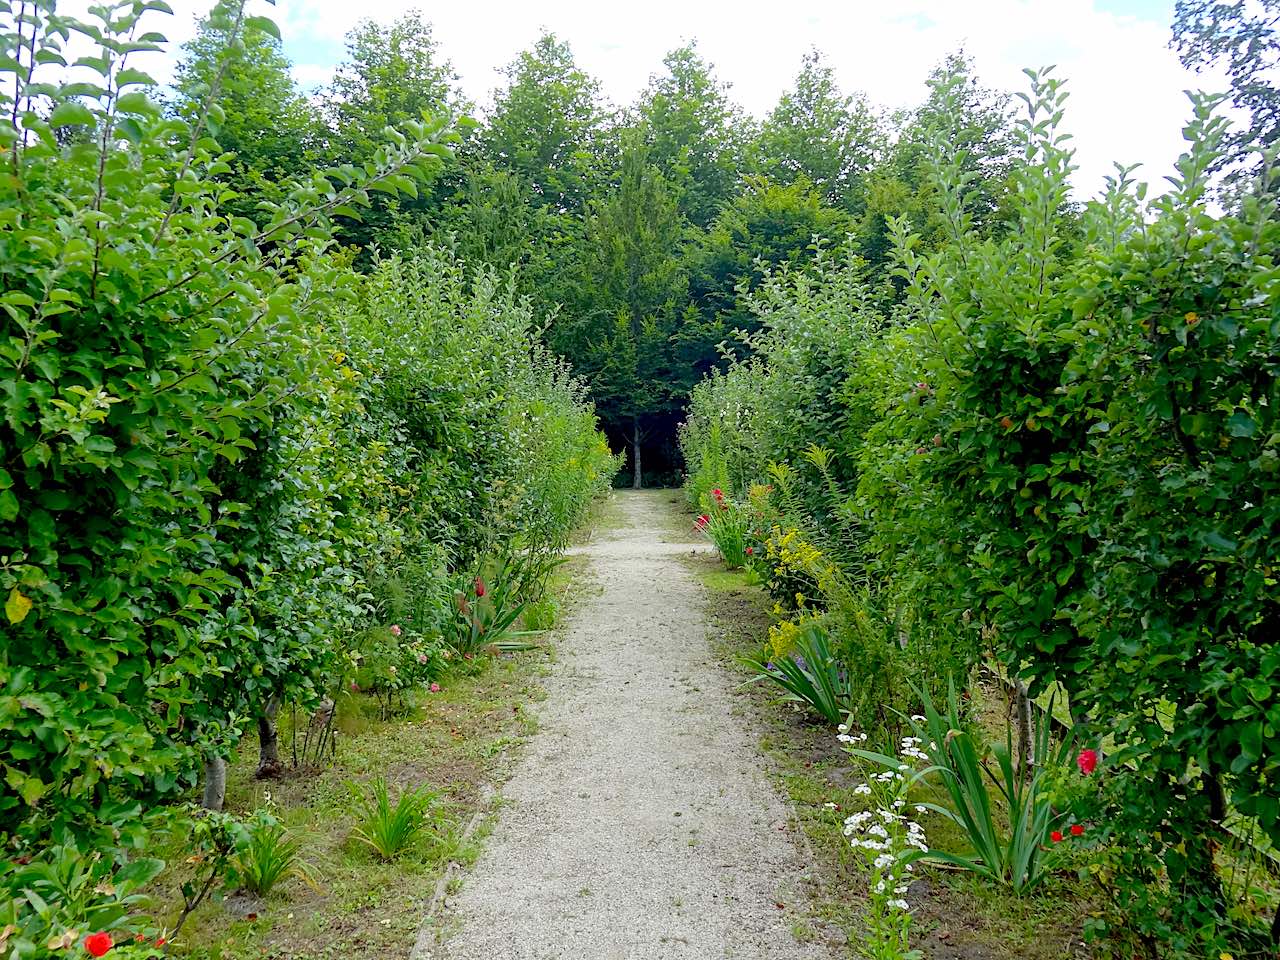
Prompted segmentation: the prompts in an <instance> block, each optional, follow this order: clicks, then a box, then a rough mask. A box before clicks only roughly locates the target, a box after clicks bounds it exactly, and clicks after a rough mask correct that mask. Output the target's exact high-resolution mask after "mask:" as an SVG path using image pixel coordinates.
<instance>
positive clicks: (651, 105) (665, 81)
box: [637, 44, 746, 227]
mask: <svg viewBox="0 0 1280 960" xmlns="http://www.w3.org/2000/svg"><path fill="white" fill-rule="evenodd" d="M662 62H663V64H664V65H665V66H666V68H667V72H666V73H665V74H663V75H659V76H655V77H653V78H652V79H651V80H650V82H649V88H648V89H647V90H646V91H645V92H644V94H643V95H642V96H641V99H640V104H639V107H638V109H637V113H638V116H639V127H640V129H641V130H643V131H644V136H645V140H646V142H647V143H648V145H649V149H650V157H651V162H652V163H653V164H654V165H655V166H656V167H657V168H658V169H659V170H660V171H661V172H662V175H663V177H664V178H665V179H666V180H667V182H668V183H669V184H670V185H671V187H672V188H673V189H675V190H676V191H677V195H678V198H679V204H680V212H681V213H683V214H684V215H685V217H687V218H688V220H689V221H690V222H691V223H693V224H694V225H695V226H699V227H705V226H707V225H708V224H709V223H711V221H712V220H714V219H715V216H716V214H717V213H718V212H719V209H720V205H721V204H722V203H724V202H725V201H727V200H728V199H729V198H730V197H731V196H733V194H734V191H735V190H736V189H737V185H738V178H739V171H740V169H741V166H742V163H741V159H742V153H743V143H744V140H745V137H744V128H745V126H746V120H745V118H744V117H743V115H742V112H741V111H740V110H739V109H738V108H737V107H736V106H735V105H734V104H733V103H731V102H730V100H729V98H728V95H727V93H726V91H727V87H726V86H725V85H723V84H721V83H720V82H719V81H718V80H716V78H715V74H714V73H713V71H712V68H711V65H710V64H709V63H707V62H706V61H705V60H703V59H702V57H700V56H699V55H698V51H697V49H696V48H695V46H694V45H693V44H689V45H687V46H684V47H680V48H679V49H677V50H673V51H672V52H671V53H669V54H667V56H666V57H665V58H664V59H663V61H662Z"/></svg>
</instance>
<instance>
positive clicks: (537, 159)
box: [481, 33, 605, 213]
mask: <svg viewBox="0 0 1280 960" xmlns="http://www.w3.org/2000/svg"><path fill="white" fill-rule="evenodd" d="M505 73H506V77H507V85H506V86H505V87H504V88H502V89H500V90H498V91H497V92H496V93H495V94H494V102H493V109H492V110H491V111H490V114H489V120H488V124H487V125H486V127H485V129H484V132H483V134H482V136H481V144H482V148H483V151H484V153H485V155H486V157H487V158H488V160H489V161H490V162H491V163H492V164H493V166H494V167H496V168H498V169H503V170H509V171H511V172H512V173H515V174H517V175H519V176H520V177H521V178H522V179H523V180H524V181H525V182H526V183H528V184H529V185H530V187H531V188H532V190H531V193H530V196H529V202H530V203H532V204H545V205H547V206H549V207H550V208H551V209H552V210H553V211H557V212H575V213H576V212H581V211H582V210H583V209H585V206H586V203H587V200H588V198H589V196H591V194H592V191H593V188H594V186H595V185H596V183H597V182H598V178H597V169H598V166H599V156H598V151H599V149H600V143H599V141H600V137H601V132H602V130H603V127H604V121H605V113H604V110H603V108H602V106H601V103H600V85H599V83H598V82H597V81H596V80H595V79H594V78H593V77H591V76H589V75H588V74H587V73H585V72H584V71H583V70H582V69H581V68H580V67H578V65H577V64H576V63H575V62H574V59H573V51H572V50H570V49H569V45H568V44H567V43H564V42H563V41H561V40H558V39H557V38H556V36H555V35H554V34H551V33H544V34H543V35H542V36H541V37H539V38H538V41H537V43H535V44H534V45H533V48H532V49H530V50H526V51H524V52H522V53H521V54H520V55H519V56H518V57H516V59H515V60H514V61H512V62H511V63H510V64H509V65H508V66H507V68H506V71H505Z"/></svg>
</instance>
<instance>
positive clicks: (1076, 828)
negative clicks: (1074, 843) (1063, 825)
mask: <svg viewBox="0 0 1280 960" xmlns="http://www.w3.org/2000/svg"><path fill="white" fill-rule="evenodd" d="M1071 835H1072V836H1073V837H1083V836H1084V827H1082V826H1080V824H1078V823H1073V824H1072V825H1071Z"/></svg>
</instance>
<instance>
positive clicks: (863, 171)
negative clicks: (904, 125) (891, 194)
mask: <svg viewBox="0 0 1280 960" xmlns="http://www.w3.org/2000/svg"><path fill="white" fill-rule="evenodd" d="M887 145H888V144H887V137H886V134H885V130H884V129H883V124H882V122H881V120H880V118H878V117H877V116H876V115H875V113H874V111H873V110H872V108H871V105H870V104H869V103H867V101H866V99H865V98H863V97H858V98H854V97H850V96H846V95H844V94H843V93H841V92H840V89H839V87H838V86H837V84H836V78H835V71H834V69H833V68H832V67H831V65H830V64H829V63H827V62H826V61H825V60H824V58H823V56H822V54H820V53H819V52H818V51H817V50H816V49H815V50H811V51H810V52H809V53H807V54H805V56H804V60H803V62H802V65H801V68H800V73H799V74H798V75H797V76H796V81H795V86H794V87H793V88H792V89H791V90H788V91H786V92H784V93H783V94H782V96H781V97H780V98H779V100H778V104H777V106H775V107H774V108H773V110H771V111H770V112H769V115H768V116H767V117H766V118H765V121H764V123H763V125H762V126H761V128H760V132H759V134H758V135H757V136H756V138H755V140H754V141H753V142H752V143H751V144H750V145H749V148H748V158H749V159H748V163H749V166H750V167H751V168H753V169H756V170H758V171H759V172H760V173H762V174H764V175H765V176H766V177H768V178H769V179H770V180H773V181H776V182H778V183H784V184H791V183H796V182H799V181H801V180H806V181H808V182H809V183H811V184H812V185H813V186H814V188H815V189H816V190H817V191H818V192H819V193H820V194H821V196H822V199H823V200H824V201H825V202H826V203H827V204H830V205H831V206H833V207H841V208H844V209H845V210H849V211H851V212H853V211H856V210H857V209H858V208H859V206H860V205H861V202H862V198H861V194H862V192H863V190H864V189H865V179H866V177H867V175H868V174H869V173H870V172H871V171H872V170H873V169H874V168H875V167H876V165H877V163H878V162H879V161H880V159H881V155H882V154H883V152H884V151H885V149H886V148H887Z"/></svg>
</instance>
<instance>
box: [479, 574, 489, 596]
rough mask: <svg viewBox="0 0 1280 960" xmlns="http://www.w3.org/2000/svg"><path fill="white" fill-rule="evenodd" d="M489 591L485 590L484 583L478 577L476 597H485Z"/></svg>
mask: <svg viewBox="0 0 1280 960" xmlns="http://www.w3.org/2000/svg"><path fill="white" fill-rule="evenodd" d="M487 592H488V591H487V590H486V588H485V585H484V581H483V580H481V579H480V578H479V577H476V596H477V597H483V596H484V595H485V593H487Z"/></svg>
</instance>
